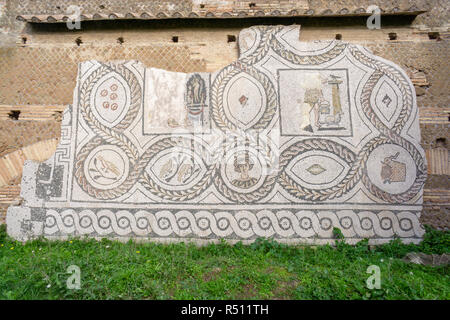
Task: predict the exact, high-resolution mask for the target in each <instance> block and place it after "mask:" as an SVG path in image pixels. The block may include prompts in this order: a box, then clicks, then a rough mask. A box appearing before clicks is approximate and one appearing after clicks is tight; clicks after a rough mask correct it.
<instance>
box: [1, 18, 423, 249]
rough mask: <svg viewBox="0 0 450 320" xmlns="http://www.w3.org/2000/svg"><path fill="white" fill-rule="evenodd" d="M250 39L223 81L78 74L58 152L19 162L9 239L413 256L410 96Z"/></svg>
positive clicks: (334, 59)
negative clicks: (363, 246)
mask: <svg viewBox="0 0 450 320" xmlns="http://www.w3.org/2000/svg"><path fill="white" fill-rule="evenodd" d="M299 32H300V27H299V26H288V27H285V26H257V27H251V28H249V29H244V30H243V31H242V32H241V33H240V36H239V48H240V58H239V59H238V60H237V61H235V62H234V63H232V64H230V65H229V66H227V67H225V68H223V69H221V70H219V71H217V72H215V73H190V74H186V73H176V72H168V71H164V70H160V69H155V68H147V67H145V66H144V65H143V64H141V63H140V62H138V61H114V62H108V63H103V62H99V61H87V62H83V63H81V64H80V65H79V72H78V81H77V87H76V89H75V94H74V102H73V105H71V106H69V107H68V108H67V109H66V110H65V112H64V117H63V124H62V137H61V142H60V144H59V146H58V148H57V150H56V152H55V155H54V156H53V157H52V158H51V159H49V160H48V161H46V162H43V163H36V162H26V164H25V168H24V175H23V181H22V191H21V192H22V196H23V198H24V199H25V201H24V203H23V204H22V206H20V207H11V208H9V210H8V214H7V225H8V233H9V234H10V235H11V236H13V237H14V238H16V239H19V240H28V239H31V238H34V237H37V236H44V237H47V238H50V239H55V238H56V239H57V238H67V237H71V236H89V237H95V238H102V237H109V238H118V239H124V240H126V239H129V238H136V239H141V240H153V241H191V240H193V241H196V242H198V243H202V242H208V241H218V240H219V239H227V240H228V241H231V242H235V241H244V242H251V241H254V240H255V239H256V238H258V237H265V238H273V239H275V240H277V241H280V242H286V243H310V244H320V243H328V242H334V239H333V228H339V229H340V230H341V231H342V233H343V234H344V236H345V238H346V240H347V241H348V242H350V243H352V242H353V243H354V242H356V241H359V240H360V239H363V238H369V239H370V242H371V243H382V242H386V241H389V240H391V239H393V238H395V237H398V238H401V239H402V240H403V241H405V242H418V241H420V239H421V237H422V235H423V233H424V230H423V229H422V227H421V226H420V223H419V217H420V213H421V210H422V193H423V185H424V181H425V179H426V161H425V158H424V151H423V150H422V148H421V147H420V144H419V143H420V129H419V121H418V110H417V105H416V100H415V99H416V98H415V92H414V87H413V85H412V83H411V81H410V80H409V78H408V77H407V75H406V73H405V72H404V71H403V70H401V69H400V68H399V67H398V66H396V65H395V64H393V63H391V62H389V61H387V60H385V59H382V58H379V57H376V56H374V55H373V54H372V53H370V52H369V51H368V50H366V49H365V48H363V47H361V46H358V45H353V44H348V43H345V42H342V41H316V42H310V43H304V42H299V41H298V39H299Z"/></svg>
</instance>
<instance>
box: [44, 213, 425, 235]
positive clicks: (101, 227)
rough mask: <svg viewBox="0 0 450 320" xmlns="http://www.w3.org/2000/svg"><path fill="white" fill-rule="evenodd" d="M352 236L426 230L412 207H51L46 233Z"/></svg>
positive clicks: (406, 233) (45, 227)
mask: <svg viewBox="0 0 450 320" xmlns="http://www.w3.org/2000/svg"><path fill="white" fill-rule="evenodd" d="M335 227H337V228H339V229H341V231H342V233H343V234H344V236H345V237H347V238H392V237H393V236H399V237H403V238H405V237H407V238H416V237H420V236H422V234H423V232H424V230H423V229H422V228H421V227H420V224H419V223H418V218H417V215H416V214H415V213H413V212H410V211H400V212H392V211H360V212H355V211H352V210H342V211H319V212H317V211H314V210H312V211H309V210H301V211H293V210H277V211H271V210H240V211H236V212H233V213H231V212H228V211H218V210H215V211H214V212H212V211H209V210H206V211H200V210H198V211H189V210H179V211H173V210H172V211H171V210H160V211H158V210H156V211H151V210H138V211H136V212H134V213H132V212H130V211H128V210H117V211H116V210H114V211H112V210H108V209H101V210H97V211H93V210H74V209H66V210H59V211H58V210H53V209H49V210H47V213H46V217H45V225H44V234H45V235H49V236H51V235H72V236H82V235H90V236H95V235H98V236H110V235H115V236H123V237H125V236H137V237H176V238H189V237H199V238H206V239H214V238H227V239H234V238H237V239H255V238H257V237H273V238H284V239H289V238H319V239H333V235H332V230H333V228H335Z"/></svg>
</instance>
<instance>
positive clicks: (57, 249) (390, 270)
mask: <svg viewBox="0 0 450 320" xmlns="http://www.w3.org/2000/svg"><path fill="white" fill-rule="evenodd" d="M337 233H338V232H337ZM449 248H450V235H449V232H438V231H433V230H430V229H428V230H427V233H426V236H425V240H424V241H423V242H422V243H421V244H420V245H404V244H401V243H400V242H399V241H393V242H391V243H390V244H386V245H383V246H379V247H376V248H375V249H374V248H372V249H371V248H370V247H369V246H368V245H367V241H361V242H360V243H359V244H357V245H355V246H350V245H346V244H343V243H341V242H339V241H337V245H336V246H320V247H315V248H312V247H301V246H286V245H280V244H278V243H276V242H273V241H267V240H258V241H257V242H256V243H254V244H252V245H249V246H247V245H242V244H241V243H238V244H236V245H229V244H227V243H225V242H223V243H220V244H216V245H214V244H211V245H208V246H203V247H197V246H195V245H192V244H185V243H178V244H169V245H163V244H155V243H145V244H138V243H134V242H128V243H120V242H113V241H106V240H103V241H100V242H98V241H95V240H75V239H74V240H71V241H45V240H36V241H32V242H29V243H26V244H24V245H23V244H22V243H20V242H16V241H13V240H11V239H10V238H8V237H7V236H6V233H5V231H4V230H2V231H0V299H450V273H449V267H448V266H447V267H427V266H421V265H415V264H408V263H405V262H403V261H402V260H401V258H402V257H403V256H404V255H405V254H406V253H408V252H412V251H416V252H418V251H421V252H426V253H444V252H449ZM70 265H77V266H79V267H80V269H81V289H80V290H69V289H67V288H66V280H67V278H68V277H69V274H67V273H66V270H67V268H68V266H70ZM370 265H378V266H379V267H380V269H381V289H374V290H369V289H368V288H367V287H366V280H367V278H368V277H369V276H370V274H367V273H366V270H367V267H368V266H370Z"/></svg>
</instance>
